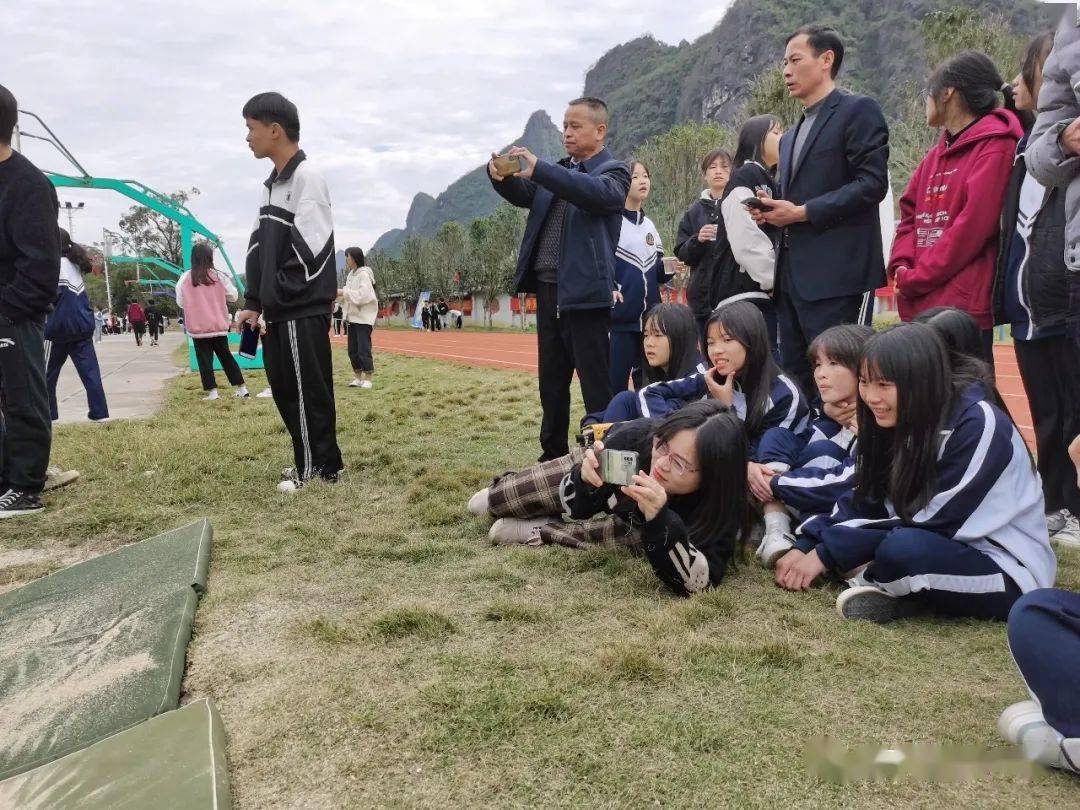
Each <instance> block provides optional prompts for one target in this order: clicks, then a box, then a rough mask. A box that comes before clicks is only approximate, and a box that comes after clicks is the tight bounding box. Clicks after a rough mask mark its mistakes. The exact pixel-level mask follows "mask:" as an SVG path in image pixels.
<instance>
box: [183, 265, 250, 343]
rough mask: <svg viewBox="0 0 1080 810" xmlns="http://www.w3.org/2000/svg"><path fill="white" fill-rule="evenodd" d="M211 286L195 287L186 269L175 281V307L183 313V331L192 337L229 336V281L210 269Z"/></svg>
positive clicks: (232, 294)
mask: <svg viewBox="0 0 1080 810" xmlns="http://www.w3.org/2000/svg"><path fill="white" fill-rule="evenodd" d="M210 279H211V280H212V281H213V282H214V283H213V284H200V285H199V286H197V287H196V286H195V282H194V281H193V280H192V278H191V271H190V270H188V271H187V272H186V273H184V275H182V276H180V280H179V281H177V282H176V305H177V306H178V307H182V308H183V310H184V328H185V329H186V330H187V333H188V334H189V335H191V336H192V337H193V338H206V337H221V336H222V335H227V334H229V327H231V326H232V318H231V317H230V316H229V308H228V306H226V301H235V300H236V298H237V295H236V287H235V286H234V285H233V283H232V279H231V278H229V277H228V276H227V275H226V274H225V273H220V272H218V271H217V270H216V269H211V270H210Z"/></svg>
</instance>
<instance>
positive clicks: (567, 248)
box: [488, 98, 630, 461]
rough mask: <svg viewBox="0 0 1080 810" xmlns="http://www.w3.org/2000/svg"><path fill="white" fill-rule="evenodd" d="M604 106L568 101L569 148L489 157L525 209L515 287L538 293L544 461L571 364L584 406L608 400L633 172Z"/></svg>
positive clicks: (563, 415) (561, 443) (563, 439)
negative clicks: (615, 150) (552, 156)
mask: <svg viewBox="0 0 1080 810" xmlns="http://www.w3.org/2000/svg"><path fill="white" fill-rule="evenodd" d="M607 115H608V111H607V105H606V104H605V103H604V102H603V101H601V100H600V99H598V98H579V99H576V100H574V101H571V102H570V105H569V107H568V108H567V110H566V115H565V117H564V119H563V145H564V146H565V147H566V151H567V154H568V157H566V158H563V159H562V160H560V161H559V162H558V163H549V162H548V161H545V160H540V159H538V158H537V157H536V155H534V154H533V153H532V152H530V151H529V150H528V149H526V148H525V147H522V146H515V147H513V148H512V149H511V150H510V151H509V152H508V153H507V154H506V155H505V156H500V155H494V154H493V155H492V156H491V157H492V159H491V161H489V163H488V174H489V176H490V178H491V184H492V186H493V187H494V188H495V191H496V192H497V193H498V194H499V196H501V197H502V198H503V199H505V200H506V201H507V202H509V203H511V204H512V205H516V206H517V207H519V208H527V209H529V218H528V221H527V223H526V226H525V236H524V238H523V239H522V242H521V250H520V251H519V253H518V264H517V273H516V275H515V277H514V291H515V292H519V293H522V292H524V293H535V294H536V331H537V339H538V353H539V365H540V380H539V385H540V404H541V407H542V408H543V412H544V415H543V421H542V423H541V426H540V446H541V449H542V451H543V452H542V454H541V456H540V461H549V460H551V459H555V458H559V457H561V456H564V455H566V454H567V453H568V452H569V442H568V438H567V433H568V431H569V428H570V382H571V380H572V379H573V376H574V371H575V370H576V371H577V374H578V379H579V380H580V382H581V393H582V397H583V398H584V400H585V410H586V412H588V413H593V412H596V411H600V410H603V409H604V408H606V407H607V404H608V402H609V401H610V400H611V380H610V375H609V362H610V358H609V352H610V348H609V346H610V344H609V338H608V331H609V327H610V323H611V308H612V305H613V303H614V291H615V247H616V245H618V243H619V231H620V229H621V227H622V210H623V206H624V205H625V203H626V195H627V192H628V191H629V189H630V171H629V169H628V168H627V166H626V164H625V163H622V162H621V161H617V160H615V159H614V158H613V157H612V155H611V153H610V152H608V150H607V149H606V148H605V146H604V139H605V137H606V135H607ZM515 164H517V165H515Z"/></svg>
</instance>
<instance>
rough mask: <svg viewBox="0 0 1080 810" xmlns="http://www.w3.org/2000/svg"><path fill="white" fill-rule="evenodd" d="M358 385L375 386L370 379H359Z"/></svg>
mask: <svg viewBox="0 0 1080 810" xmlns="http://www.w3.org/2000/svg"><path fill="white" fill-rule="evenodd" d="M360 387H361V388H374V387H375V386H374V384H372V382H371V380H361V381H360Z"/></svg>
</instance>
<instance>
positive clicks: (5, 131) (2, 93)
mask: <svg viewBox="0 0 1080 810" xmlns="http://www.w3.org/2000/svg"><path fill="white" fill-rule="evenodd" d="M18 120H19V102H17V101H16V100H15V96H13V95H12V94H11V91H10V90H8V89H7V88H6V87H4V85H2V84H0V143H2V144H4V146H8V145H10V144H11V134H12V133H13V132H14V131H15V124H16V123H17V122H18Z"/></svg>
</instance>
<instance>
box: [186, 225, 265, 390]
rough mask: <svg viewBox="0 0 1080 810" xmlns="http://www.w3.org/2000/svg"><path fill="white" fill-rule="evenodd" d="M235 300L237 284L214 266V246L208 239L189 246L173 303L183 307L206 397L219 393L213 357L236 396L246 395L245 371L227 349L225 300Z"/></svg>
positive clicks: (229, 319) (228, 325) (229, 322)
mask: <svg viewBox="0 0 1080 810" xmlns="http://www.w3.org/2000/svg"><path fill="white" fill-rule="evenodd" d="M236 299H237V292H236V285H234V284H233V282H232V279H231V278H230V277H229V275H228V274H227V273H220V272H218V271H217V269H215V267H214V248H213V247H212V246H211V245H210V244H209V243H208V242H198V243H196V244H194V245H192V247H191V269H190V270H188V271H187V272H185V273H184V274H183V275H182V276H180V279H179V280H178V281H177V282H176V305H177V306H178V307H180V308H181V309H183V310H184V327H185V328H186V329H187V333H188V334H189V335H191V339H192V341H193V342H194V344H195V361H196V363H197V364H198V366H199V377H200V379H201V380H202V387H203V391H205V392H206V399H208V400H215V399H217V398H218V396H219V394H218V388H217V378H216V376H215V375H214V357H215V356H216V357H217V359H218V362H220V363H221V370H222V371H224V372H225V377H226V378H227V379H228V380H229V382H230V383H231V384H232V385H233V387H234V388H236V396H237V397H239V398H241V399H246V398H247V397H248V390H247V385H246V384H245V383H244V374H243V372H242V371H240V365H239V364H238V363H237V362H236V358H235V357H233V354H232V352H231V351H230V350H229V330H230V329H231V327H232V316H231V315H230V314H229V305H228V302H230V301H235V300H236Z"/></svg>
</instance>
